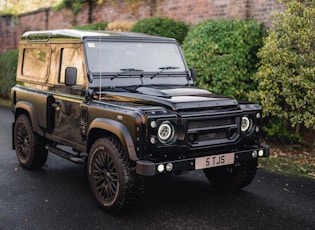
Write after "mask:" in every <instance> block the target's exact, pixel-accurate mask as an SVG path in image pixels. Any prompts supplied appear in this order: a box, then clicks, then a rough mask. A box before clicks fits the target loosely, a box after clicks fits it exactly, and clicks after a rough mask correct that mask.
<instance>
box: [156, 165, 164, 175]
mask: <svg viewBox="0 0 315 230" xmlns="http://www.w3.org/2000/svg"><path fill="white" fill-rule="evenodd" d="M157 170H158V171H159V172H160V173H161V172H163V171H164V165H162V164H160V165H159V166H158V167H157Z"/></svg>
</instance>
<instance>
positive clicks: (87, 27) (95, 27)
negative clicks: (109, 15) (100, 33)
mask: <svg viewBox="0 0 315 230" xmlns="http://www.w3.org/2000/svg"><path fill="white" fill-rule="evenodd" d="M107 24H108V23H107V22H99V23H92V24H88V25H83V26H76V27H74V28H75V29H77V30H105V28H106V27H107Z"/></svg>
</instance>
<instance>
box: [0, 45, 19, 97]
mask: <svg viewBox="0 0 315 230" xmlns="http://www.w3.org/2000/svg"><path fill="white" fill-rule="evenodd" d="M17 61H18V50H10V51H7V52H5V53H4V54H3V55H2V56H0V96H1V97H4V98H9V96H10V89H11V87H12V86H14V85H15V84H16V81H15V78H16V68H17Z"/></svg>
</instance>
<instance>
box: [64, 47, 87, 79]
mask: <svg viewBox="0 0 315 230" xmlns="http://www.w3.org/2000/svg"><path fill="white" fill-rule="evenodd" d="M82 57H83V53H82V52H81V49H80V47H79V48H75V47H74V48H73V47H69V48H62V49H61V53H60V69H59V83H62V84H64V83H65V72H66V68H67V67H75V68H77V85H83V84H84V71H83V70H84V68H83V66H84V62H83V58H82Z"/></svg>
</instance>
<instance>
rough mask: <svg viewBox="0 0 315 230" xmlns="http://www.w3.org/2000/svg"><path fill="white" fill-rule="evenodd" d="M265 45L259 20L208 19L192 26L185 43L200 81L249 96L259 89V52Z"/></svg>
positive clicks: (228, 92)
mask: <svg viewBox="0 0 315 230" xmlns="http://www.w3.org/2000/svg"><path fill="white" fill-rule="evenodd" d="M261 46H262V27H261V25H260V24H258V23H256V22H255V21H243V20H219V21H213V20H207V21H204V22H201V23H199V24H198V25H196V26H195V27H194V28H192V29H191V30H190V31H189V33H188V35H187V37H186V39H185V41H184V44H183V51H184V54H185V57H186V60H187V63H188V65H189V66H190V67H195V68H196V70H197V84H198V85H199V86H201V87H203V88H206V89H208V90H210V91H213V92H216V93H221V94H225V95H229V96H232V97H235V98H238V99H247V98H248V92H250V91H252V90H253V89H255V87H256V84H255V83H254V82H253V80H252V76H253V74H254V73H255V72H256V71H257V68H256V65H257V63H258V59H257V57H256V52H257V51H258V49H259V48H260V47H261Z"/></svg>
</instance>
